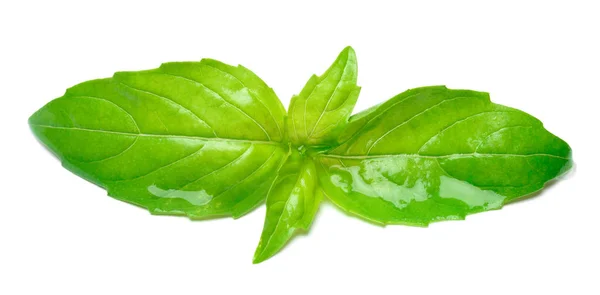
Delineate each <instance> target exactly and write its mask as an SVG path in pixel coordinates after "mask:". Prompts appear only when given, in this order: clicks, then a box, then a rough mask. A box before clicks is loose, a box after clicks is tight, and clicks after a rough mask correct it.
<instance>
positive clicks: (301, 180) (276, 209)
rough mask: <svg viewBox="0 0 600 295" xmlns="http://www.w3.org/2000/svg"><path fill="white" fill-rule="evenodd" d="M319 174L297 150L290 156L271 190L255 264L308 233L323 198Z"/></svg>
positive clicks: (255, 255)
mask: <svg viewBox="0 0 600 295" xmlns="http://www.w3.org/2000/svg"><path fill="white" fill-rule="evenodd" d="M316 173H317V172H316V170H315V164H314V162H313V161H312V159H310V158H307V157H303V156H301V155H300V154H299V153H298V152H297V151H294V152H293V153H292V154H291V155H290V157H289V158H288V160H287V161H286V163H285V165H284V166H283V167H282V169H281V170H280V171H279V174H278V175H277V179H276V180H275V182H274V183H273V186H272V188H271V189H270V191H269V195H268V197H267V215H266V218H265V225H264V228H263V232H262V235H261V237H260V242H259V244H258V247H257V249H256V253H255V254H254V263H259V262H262V261H264V260H266V259H268V258H269V257H271V256H273V255H274V254H275V253H277V252H278V251H279V250H280V249H281V248H282V247H283V246H284V245H285V244H286V242H287V241H288V240H289V239H290V238H291V237H292V236H293V235H294V233H295V232H296V231H297V230H304V231H308V228H309V227H310V224H311V223H312V220H313V218H314V217H315V214H316V213H317V209H318V207H319V203H320V202H321V198H322V197H321V192H320V191H319V190H318V186H317V175H316Z"/></svg>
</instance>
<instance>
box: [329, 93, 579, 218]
mask: <svg viewBox="0 0 600 295" xmlns="http://www.w3.org/2000/svg"><path fill="white" fill-rule="evenodd" d="M341 142H342V143H341V144H340V145H339V146H338V147H336V148H334V149H332V150H331V151H329V152H328V153H326V154H323V155H321V156H320V157H319V167H320V174H319V177H320V180H321V184H322V186H323V189H324V191H325V193H326V194H327V196H328V197H329V198H330V199H331V200H332V201H333V202H334V203H336V204H338V205H339V206H340V207H342V208H344V209H345V210H347V211H350V212H352V213H354V214H356V215H358V216H361V217H363V218H365V219H368V220H371V221H374V222H377V223H383V224H388V223H402V224H411V225H421V226H424V225H427V224H429V223H430V222H432V221H438V220H447V219H464V217H465V215H467V214H470V213H475V212H480V211H485V210H491V209H497V208H500V207H501V206H502V205H503V204H505V203H506V202H509V201H511V200H513V199H515V198H518V197H520V196H523V195H527V194H530V193H532V192H535V191H537V190H539V189H541V188H542V187H543V185H544V184H545V183H546V182H547V181H549V180H551V179H553V178H555V177H557V176H559V175H560V174H562V173H563V172H565V171H566V170H568V169H569V168H570V167H571V164H572V162H571V150H570V148H569V146H568V145H567V144H566V143H565V142H564V141H562V140H561V139H560V138H558V137H556V136H554V135H552V134H551V133H549V132H548V131H546V130H545V129H544V128H543V126H542V123H541V122H540V121H538V120H537V119H535V118H533V117H532V116H530V115H528V114H526V113H524V112H521V111H518V110H515V109H511V108H508V107H504V106H501V105H497V104H493V103H491V102H490V100H489V97H488V95H487V93H481V92H475V91H468V90H450V89H447V88H446V87H443V86H439V87H424V88H418V89H413V90H409V91H407V92H404V93H402V94H400V95H398V96H396V97H394V98H392V99H391V100H389V101H387V102H386V103H384V104H382V105H379V106H377V107H375V108H373V109H370V110H368V111H366V112H364V113H360V114H357V115H355V116H353V117H352V118H351V120H350V124H349V125H348V128H347V130H346V133H345V134H343V135H342V136H341Z"/></svg>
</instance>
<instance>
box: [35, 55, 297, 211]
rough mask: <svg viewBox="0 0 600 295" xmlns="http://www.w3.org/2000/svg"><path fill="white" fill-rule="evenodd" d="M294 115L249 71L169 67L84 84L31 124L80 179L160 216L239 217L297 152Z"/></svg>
mask: <svg viewBox="0 0 600 295" xmlns="http://www.w3.org/2000/svg"><path fill="white" fill-rule="evenodd" d="M283 120H284V109H283V106H282V105H281V103H280V102H279V100H278V99H277V97H276V96H275V94H274V93H273V91H272V90H271V89H270V88H269V87H268V86H266V84H265V83H264V82H262V80H260V79H259V78H258V77H257V76H256V75H254V74H253V73H252V72H250V71H249V70H247V69H245V68H243V67H231V66H228V65H225V64H222V63H220V62H217V61H213V60H202V61H201V62H184V63H167V64H164V65H162V66H161V67H160V68H159V69H155V70H149V71H141V72H126V73H117V74H115V76H114V77H113V78H109V79H102V80H94V81H89V82H85V83H82V84H79V85H77V86H75V87H73V88H71V89H69V90H67V92H66V94H65V95H64V96H63V97H61V98H58V99H55V100H54V101H52V102H50V103H48V104H47V105H46V106H44V107H43V108H42V109H40V110H39V111H37V112H36V113H35V114H33V115H32V116H31V118H30V119H29V123H30V126H31V129H32V130H33V132H34V134H35V135H36V136H37V137H38V138H39V139H40V141H42V143H44V144H45V145H46V146H47V147H48V148H49V149H50V150H52V152H54V153H55V154H56V155H57V156H58V157H59V158H60V159H61V161H62V162H63V165H64V166H65V167H66V168H67V169H69V170H71V171H73V172H74V173H75V174H77V175H79V176H81V177H83V178H86V179H88V180H90V181H92V182H94V183H96V184H98V185H100V186H102V187H104V188H106V189H107V190H108V194H109V195H110V196H112V197H114V198H117V199H120V200H123V201H126V202H130V203H133V204H136V205H139V206H142V207H145V208H147V209H148V210H149V211H150V212H151V213H153V214H172V215H187V216H189V217H191V218H204V217H209V216H221V215H232V216H233V217H239V216H241V215H243V214H245V213H246V212H248V211H249V210H251V209H252V208H254V207H255V206H256V205H258V204H259V203H260V202H261V201H262V200H264V198H265V196H266V193H267V191H268V189H269V187H270V184H271V183H272V181H273V179H274V174H275V171H276V170H277V168H278V167H279V166H280V163H281V161H282V160H283V159H284V158H285V155H286V154H287V151H288V148H287V146H285V145H283V144H281V143H280V142H281V141H282V140H283V138H284V134H283V129H282V128H283Z"/></svg>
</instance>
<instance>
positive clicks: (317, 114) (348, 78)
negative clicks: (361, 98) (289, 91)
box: [288, 47, 360, 146]
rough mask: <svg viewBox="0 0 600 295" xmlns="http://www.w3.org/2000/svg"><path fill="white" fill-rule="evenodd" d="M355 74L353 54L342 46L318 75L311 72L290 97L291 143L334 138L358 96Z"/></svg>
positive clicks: (328, 141) (330, 141) (317, 143)
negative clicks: (324, 70) (333, 60)
mask: <svg viewBox="0 0 600 295" xmlns="http://www.w3.org/2000/svg"><path fill="white" fill-rule="evenodd" d="M357 75H358V70H357V63H356V55H355V53H354V50H353V49H352V48H351V47H346V48H345V49H344V50H343V51H342V52H341V53H340V54H339V56H338V57H337V59H336V60H335V62H334V63H333V64H332V65H331V67H329V69H328V70H327V71H326V72H325V73H324V74H323V75H322V76H320V77H317V76H316V75H313V76H312V77H311V78H310V79H309V80H308V82H307V83H306V85H305V86H304V88H303V89H302V91H301V92H300V94H298V95H296V96H294V97H292V100H291V102H290V108H289V121H288V131H289V136H290V141H291V142H292V143H293V144H294V145H296V146H302V145H305V146H307V145H313V146H320V145H326V144H333V143H335V142H336V140H337V136H338V135H339V133H340V132H341V131H342V129H343V128H344V126H345V123H346V121H347V119H348V117H349V116H350V114H351V113H352V109H353V108H354V105H355V104H356V100H357V99H358V93H359V92H360V87H358V86H356V78H357Z"/></svg>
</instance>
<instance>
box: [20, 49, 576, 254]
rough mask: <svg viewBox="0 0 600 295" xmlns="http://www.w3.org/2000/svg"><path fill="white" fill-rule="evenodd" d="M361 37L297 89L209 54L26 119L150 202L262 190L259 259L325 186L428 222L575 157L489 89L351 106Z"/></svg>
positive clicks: (126, 192) (178, 209) (222, 204)
mask: <svg viewBox="0 0 600 295" xmlns="http://www.w3.org/2000/svg"><path fill="white" fill-rule="evenodd" d="M356 80H357V62H356V56H355V54H354V51H353V50H352V48H350V47H347V48H345V49H344V50H343V51H342V52H341V53H340V54H339V56H338V58H337V59H336V60H335V62H334V63H333V64H332V65H331V66H330V68H329V69H328V70H327V71H326V72H325V73H324V74H323V75H322V76H313V77H311V79H310V80H309V81H308V83H307V84H306V86H305V87H304V89H302V91H301V92H300V94H298V95H297V96H294V97H293V98H292V100H291V104H290V108H289V111H288V116H287V117H286V114H285V110H284V108H283V106H282V105H281V102H280V101H279V99H278V98H277V96H276V95H275V93H274V92H273V90H272V89H271V88H269V87H268V86H267V85H266V84H265V83H264V82H263V81H262V80H261V79H260V78H258V77H257V76H256V75H255V74H253V73H252V72H251V71H249V70H248V69H246V68H244V67H242V66H237V67H233V66H229V65H226V64H223V63H221V62H218V61H215V60H210V59H204V60H202V61H200V62H176V63H166V64H163V65H162V66H161V67H160V68H158V69H153V70H148V71H140V72H120V73H116V74H115V75H114V76H113V77H112V78H107V79H101V80H93V81H88V82H85V83H82V84H79V85H77V86H75V87H72V88H70V89H69V90H67V92H66V93H65V95H64V96H62V97H60V98H58V99H55V100H53V101H51V102H50V103H48V104H47V105H46V106H44V107H43V108H41V109H40V110H39V111H37V112H36V113H35V114H33V115H32V116H31V118H30V119H29V124H30V126H31V129H32V131H33V132H34V134H35V135H36V137H37V138H38V139H39V140H40V141H41V142H42V143H43V144H44V145H46V146H47V147H48V148H49V149H50V150H51V151H52V152H53V153H55V154H56V155H57V156H58V158H59V159H60V160H61V161H62V163H63V165H64V166H65V167H66V168H67V169H69V170H71V171H72V172H74V173H75V174H77V175H79V176H81V177H83V178H85V179H87V180H89V181H91V182H94V183H96V184H98V185H99V186H101V187H103V188H105V189H107V191H108V194H109V195H110V196H112V197H114V198H116V199H120V200H123V201H126V202H129V203H133V204H136V205H139V206H141V207H144V208H147V209H148V210H149V211H150V212H151V213H153V214H170V215H185V216H189V217H190V218H196V219H202V218H208V217H214V216H233V217H235V218H237V217H239V216H242V215H244V214H245V213H247V212H249V211H250V210H252V209H253V208H254V207H256V206H257V205H258V204H260V203H261V202H262V201H263V200H265V198H266V199H267V211H266V218H265V223H264V227H263V232H262V235H261V238H260V242H259V245H258V247H257V249H256V252H255V256H254V262H255V263H259V262H262V261H264V260H266V259H268V258H270V257H272V256H273V255H275V254H276V253H277V252H278V251H280V250H281V249H282V248H283V247H284V246H285V244H286V243H287V242H288V241H289V240H290V239H291V238H292V237H293V236H294V234H295V233H297V232H301V231H307V230H308V229H309V227H310V224H311V223H312V220H313V219H314V217H315V214H316V212H317V210H318V206H319V204H320V202H321V200H322V198H323V196H326V197H327V198H328V199H329V200H331V201H332V202H333V203H335V204H336V205H337V206H339V207H340V208H341V209H343V210H345V211H347V212H350V213H352V214H355V215H357V216H359V217H362V218H364V219H366V220H369V221H372V222H375V223H380V224H409V225H417V226H426V225H428V224H429V223H431V222H434V221H440V220H449V219H464V218H465V216H466V215H467V214H471V213H476V212H481V211H486V210H492V209H498V208H500V207H502V206H503V205H504V204H506V203H507V202H510V201H512V200H515V199H517V198H519V197H523V196H526V195H528V194H531V193H532V192H535V191H537V190H540V189H541V188H543V186H544V184H546V183H547V182H548V181H550V180H552V179H555V178H556V177H557V176H559V175H561V174H563V173H565V172H566V171H567V170H568V169H569V168H570V167H571V166H572V157H571V149H570V147H569V146H568V145H567V143H565V142H564V141H563V140H561V139H560V138H558V137H556V136H554V135H553V134H551V133H550V132H548V131H547V130H546V129H544V127H543V125H542V123H541V122H540V121H539V120H537V119H535V118H534V117H532V116H530V115H528V114H526V113H524V112H521V111H519V110H516V109H512V108H509V107H505V106H501V105H498V104H494V103H492V102H491V101H490V100H489V97H488V94H487V93H482V92H475V91H470V90H450V89H447V88H446V87H443V86H433V87H423V88H417V89H412V90H409V91H406V92H404V93H401V94H399V95H397V96H396V97H394V98H392V99H390V100H388V101H387V102H385V103H383V104H380V105H377V106H375V107H372V108H370V109H368V110H366V111H363V112H360V113H358V114H356V115H354V116H352V117H350V118H349V116H350V114H351V112H352V109H353V108H354V104H355V103H356V100H357V97H358V94H359V91H360V88H359V87H358V86H357V85H356Z"/></svg>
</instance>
